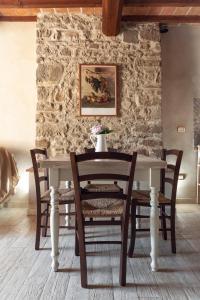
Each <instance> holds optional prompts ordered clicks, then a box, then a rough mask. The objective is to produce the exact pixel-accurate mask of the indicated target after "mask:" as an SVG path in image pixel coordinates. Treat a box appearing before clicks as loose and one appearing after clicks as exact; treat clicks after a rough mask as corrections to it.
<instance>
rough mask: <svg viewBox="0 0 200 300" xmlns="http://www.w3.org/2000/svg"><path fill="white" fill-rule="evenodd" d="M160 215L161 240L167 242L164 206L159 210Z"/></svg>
mask: <svg viewBox="0 0 200 300" xmlns="http://www.w3.org/2000/svg"><path fill="white" fill-rule="evenodd" d="M160 215H161V217H162V218H161V228H162V237H163V240H167V230H166V218H165V206H164V205H162V206H161V208H160Z"/></svg>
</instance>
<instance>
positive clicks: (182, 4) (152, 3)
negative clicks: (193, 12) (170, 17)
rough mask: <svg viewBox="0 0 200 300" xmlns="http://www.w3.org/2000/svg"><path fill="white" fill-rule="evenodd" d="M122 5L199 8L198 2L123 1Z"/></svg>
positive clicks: (199, 2)
mask: <svg viewBox="0 0 200 300" xmlns="http://www.w3.org/2000/svg"><path fill="white" fill-rule="evenodd" d="M124 5H125V6H128V7H138V6H148V7H152V6H153V7H155V6H167V7H169V6H175V7H176V6H179V7H192V6H200V0H124Z"/></svg>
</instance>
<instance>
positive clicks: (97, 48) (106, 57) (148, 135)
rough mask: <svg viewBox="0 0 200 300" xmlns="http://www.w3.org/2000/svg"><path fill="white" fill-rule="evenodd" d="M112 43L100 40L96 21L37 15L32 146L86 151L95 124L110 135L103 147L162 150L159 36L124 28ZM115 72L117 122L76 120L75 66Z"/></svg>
mask: <svg viewBox="0 0 200 300" xmlns="http://www.w3.org/2000/svg"><path fill="white" fill-rule="evenodd" d="M121 32H122V33H121V34H120V35H118V36H117V37H106V36H104V35H103V34H102V31H101V18H100V17H96V16H87V15H83V14H81V15H67V14H66V15H61V14H42V15H39V17H38V22H37V63H38V68H37V91H38V104H37V116H36V126H37V128H36V145H37V146H39V147H49V146H50V145H51V144H52V143H55V142H56V145H57V152H59V153H62V152H65V151H67V152H69V151H74V150H76V151H82V150H83V148H84V147H87V146H91V144H90V141H89V134H90V128H91V126H93V125H94V124H96V123H97V122H100V123H102V124H104V125H108V126H109V127H110V128H111V129H113V130H114V133H112V134H110V135H109V146H114V147H116V148H119V149H121V150H124V151H128V152H130V151H133V150H138V151H139V152H141V153H145V154H147V155H148V154H152V153H157V152H158V151H159V149H160V148H161V146H162V127H161V78H160V73H161V72H160V71H161V69H160V63H161V53H160V52H161V50H160V34H159V28H158V26H157V25H155V24H146V25H134V24H132V23H124V24H123V25H122V31H121ZM81 63H93V64H95V63H97V64H101V63H104V64H105V63H108V64H117V65H118V67H119V82H118V84H119V91H120V92H119V101H120V106H121V107H120V115H119V116H118V117H80V116H79V64H81Z"/></svg>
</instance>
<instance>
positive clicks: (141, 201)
mask: <svg viewBox="0 0 200 300" xmlns="http://www.w3.org/2000/svg"><path fill="white" fill-rule="evenodd" d="M182 156H183V151H179V150H166V149H163V150H162V154H161V159H162V160H165V161H168V160H169V158H170V162H168V163H167V169H162V170H161V172H160V192H159V195H158V203H159V208H160V217H159V218H160V220H161V228H160V231H162V235H163V239H164V240H167V231H170V232H171V248H172V253H176V235H175V214H176V209H175V207H176V192H177V184H178V176H179V170H180V165H181V160H182ZM172 158H174V160H175V161H174V164H172V163H171V159H172ZM166 184H168V185H169V186H171V192H170V194H171V197H169V198H168V197H167V196H166ZM137 207H150V192H149V191H134V192H133V194H132V202H131V241H130V246H129V251H128V256H129V257H132V256H133V251H134V246H135V237H136V231H149V230H150V229H149V228H139V229H136V218H141V219H142V218H149V215H141V214H138V215H137V214H136V211H137ZM166 208H169V211H170V214H169V215H168V214H167V212H166ZM166 220H169V222H170V226H169V227H168V228H167V224H166Z"/></svg>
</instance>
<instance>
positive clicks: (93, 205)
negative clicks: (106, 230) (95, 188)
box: [81, 198, 124, 217]
mask: <svg viewBox="0 0 200 300" xmlns="http://www.w3.org/2000/svg"><path fill="white" fill-rule="evenodd" d="M81 203H82V212H83V215H84V216H85V217H114V216H115V217H116V216H121V215H122V214H123V208H124V201H123V200H120V199H110V198H109V199H105V198H102V199H93V200H83V201H82V202H81Z"/></svg>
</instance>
